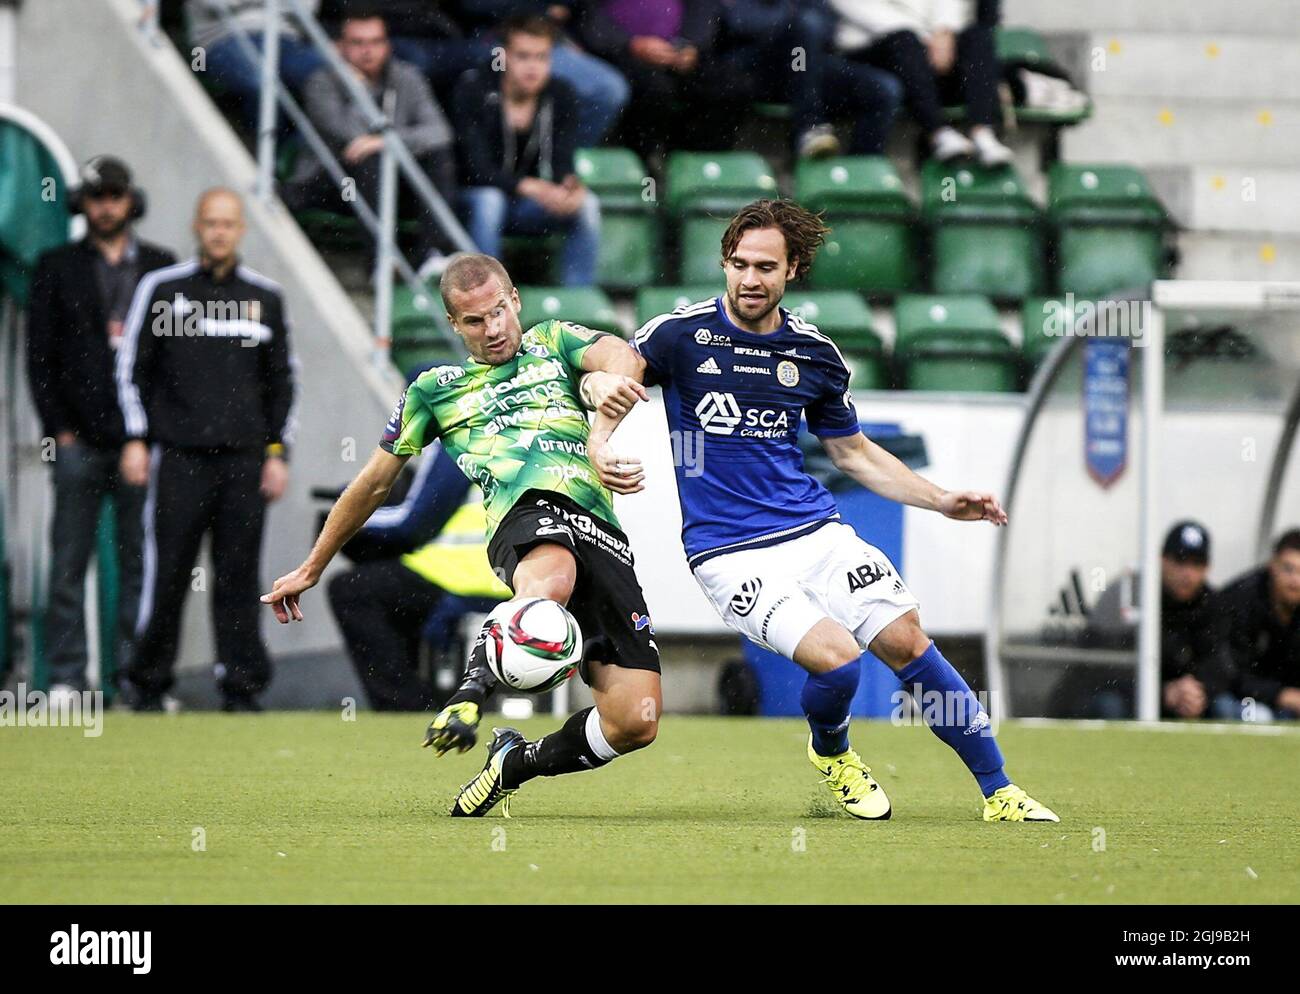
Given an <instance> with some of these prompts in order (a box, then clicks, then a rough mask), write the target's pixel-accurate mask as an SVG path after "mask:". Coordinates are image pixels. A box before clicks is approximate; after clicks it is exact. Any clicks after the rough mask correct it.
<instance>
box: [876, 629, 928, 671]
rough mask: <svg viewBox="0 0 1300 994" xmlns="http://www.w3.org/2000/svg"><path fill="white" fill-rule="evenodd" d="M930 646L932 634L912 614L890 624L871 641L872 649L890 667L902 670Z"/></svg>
mask: <svg viewBox="0 0 1300 994" xmlns="http://www.w3.org/2000/svg"><path fill="white" fill-rule="evenodd" d="M929 648H930V636H928V635H927V634H925V629H923V628H922V627H921V622H920V621H919V620H918V619H917V618H915V617H910V616H905V617H902V618H899V619H898V620H897V621H895V622H893V623H891V624H890V625H888V626H887V627H886V628H885V630H884V631H882V632H881V633H880V635H878V636H877V637H876V639H875V641H873V642H872V643H871V651H872V652H873V653H874V654H875V655H876V656H877V657H879V658H880V659H881V660H882V661H883V662H884V663H885V665H886V666H888V667H890V669H894V670H901V669H903V667H905V666H907V664H908V663H910V662H912V661H913V660H914V659H918V658H920V657H921V656H923V655H924V654H925V652H926V650H927V649H929Z"/></svg>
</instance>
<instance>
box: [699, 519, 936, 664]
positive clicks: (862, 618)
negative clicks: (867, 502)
mask: <svg viewBox="0 0 1300 994" xmlns="http://www.w3.org/2000/svg"><path fill="white" fill-rule="evenodd" d="M695 580H696V582H697V583H699V585H700V588H701V589H702V590H703V591H704V594H705V596H706V597H708V598H709V600H710V601H711V602H712V603H713V607H714V608H715V609H716V610H717V612H718V614H719V615H721V616H722V620H723V621H725V622H726V623H727V626H728V627H730V628H733V629H735V630H736V631H738V632H740V633H741V634H742V635H745V636H747V637H748V638H750V639H752V640H753V641H755V642H757V643H758V644H759V645H762V646H765V647H767V648H769V649H772V650H774V651H776V652H779V653H780V654H781V655H783V656H785V657H786V658H788V659H793V658H794V650H795V648H796V647H797V646H798V645H799V642H800V641H801V640H802V639H803V637H804V636H805V635H807V634H808V632H809V631H810V630H811V629H812V627H813V626H814V625H815V624H817V622H819V621H821V620H822V618H831V619H833V620H835V621H838V622H839V623H840V624H841V625H843V626H844V627H845V628H847V629H848V630H849V631H850V632H852V633H853V637H854V638H856V639H857V641H858V645H860V646H862V648H863V649H865V648H867V646H868V645H870V644H871V642H872V640H873V639H875V637H876V636H877V635H879V634H880V632H881V631H882V630H883V629H884V628H885V626H886V625H888V624H889V623H890V622H891V621H894V620H896V619H898V618H900V617H902V616H903V615H905V614H906V613H907V612H908V611H911V610H913V609H915V608H917V607H918V606H919V602H918V601H917V599H916V598H915V597H914V596H912V592H911V591H910V590H908V588H907V584H905V583H904V582H903V578H902V577H901V576H899V575H898V570H896V569H894V564H893V563H891V562H890V561H889V557H888V556H886V555H885V554H884V553H883V552H881V551H880V550H879V549H877V548H876V547H875V546H874V545H870V544H868V543H867V542H864V541H863V540H862V539H861V538H859V537H858V533H857V532H855V531H854V530H853V529H852V528H850V527H849V526H848V525H846V524H842V523H840V522H838V521H833V522H831V523H830V524H827V525H823V526H822V527H821V528H818V529H817V530H816V531H815V532H812V533H810V534H807V535H801V536H799V537H798V538H794V539H791V540H790V541H788V542H781V543H779V544H777V545H769V546H767V547H765V548H761V549H746V550H742V551H740V552H729V553H727V554H726V555H722V556H715V557H714V558H712V559H708V560H705V561H704V562H703V563H701V564H700V565H699V566H698V567H697V568H696V570H695Z"/></svg>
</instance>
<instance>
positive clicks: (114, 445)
mask: <svg viewBox="0 0 1300 994" xmlns="http://www.w3.org/2000/svg"><path fill="white" fill-rule="evenodd" d="M70 206H71V208H72V211H73V212H74V213H80V214H84V215H85V217H86V228H87V231H86V237H85V238H83V239H82V240H81V241H79V242H75V243H73V244H69V245H63V246H60V247H59V248H56V249H51V250H50V251H49V252H46V253H45V254H44V255H42V256H41V258H40V259H39V260H38V262H37V264H36V273H35V276H34V277H33V279H32V290H31V300H30V303H29V307H28V311H27V313H28V323H27V364H28V365H27V369H28V376H29V379H30V382H31V389H32V397H33V399H34V400H35V402H36V408H37V410H38V412H39V413H40V418H41V425H42V428H43V430H44V433H45V436H46V437H45V445H46V446H49V445H50V443H51V442H53V444H54V449H53V451H52V452H50V453H49V454H48V455H47V456H46V458H48V459H51V460H52V462H51V468H52V469H53V481H54V518H53V521H52V523H51V527H50V550H51V566H50V580H49V608H48V614H47V617H46V627H47V630H48V632H49V641H48V644H47V649H46V651H47V655H48V660H49V667H50V683H51V690H52V691H53V692H58V693H62V692H63V691H65V690H67V691H81V690H85V689H86V659H87V655H86V610H85V607H86V606H85V603H84V596H85V587H86V567H87V564H88V563H89V561H90V554H91V550H92V549H93V548H94V547H95V533H96V529H97V527H98V524H99V510H100V506H101V504H102V503H103V499H104V495H105V494H112V495H113V498H114V502H115V510H116V522H115V525H116V536H117V558H118V569H119V573H118V576H119V595H118V616H117V618H116V619H115V621H116V624H117V631H118V648H117V653H118V658H119V660H121V662H122V664H123V665H125V664H126V662H127V660H128V659H129V658H130V655H131V646H132V643H133V641H134V633H135V620H136V611H137V609H138V607H139V603H140V576H141V553H140V550H141V534H142V532H141V517H142V514H143V511H144V500H145V490H144V487H141V486H132V485H131V484H129V483H127V482H125V481H124V480H123V479H122V478H121V477H120V476H119V475H118V471H117V457H118V453H119V452H120V451H121V448H122V443H123V442H124V441H125V439H126V435H125V432H124V430H123V427H122V414H121V411H120V410H119V409H118V406H117V388H116V386H115V384H114V381H113V355H114V352H115V350H116V349H117V347H118V344H119V343H120V342H121V340H122V325H123V322H124V321H125V320H126V312H127V308H128V307H129V306H130V303H131V295H132V294H133V293H134V292H135V287H136V283H137V282H138V281H139V280H140V277H142V276H143V275H144V274H145V273H147V272H150V271H151V270H154V269H160V268H162V267H163V266H169V265H171V264H172V263H173V262H175V261H176V257H175V256H173V255H172V254H171V252H169V251H167V250H166V249H164V248H159V247H157V246H155V245H150V244H149V243H147V242H144V241H141V240H139V239H137V238H136V236H135V233H134V231H133V225H134V222H135V221H137V220H139V219H140V218H141V217H142V216H143V215H144V210H145V204H144V194H143V193H142V192H141V191H140V190H138V189H136V188H135V187H134V186H133V185H132V183H131V172H130V170H129V169H128V168H127V166H126V164H125V163H124V162H122V161H121V160H119V159H115V158H112V157H110V156H100V157H99V158H96V159H92V160H90V162H88V163H86V165H85V166H84V167H83V168H82V170H81V184H80V186H79V187H78V188H77V190H76V192H75V193H74V195H73V201H72V204H71V205H70ZM101 568H102V566H101Z"/></svg>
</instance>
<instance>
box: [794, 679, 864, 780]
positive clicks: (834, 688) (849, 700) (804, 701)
mask: <svg viewBox="0 0 1300 994" xmlns="http://www.w3.org/2000/svg"><path fill="white" fill-rule="evenodd" d="M861 675H862V663H861V662H860V661H859V660H857V659H855V660H853V662H851V663H848V664H847V665H845V666H841V667H840V668H839V669H837V670H831V671H830V672H829V673H809V674H808V680H807V682H806V683H805V684H804V685H803V692H802V693H801V694H800V695H799V703H800V705H802V707H803V713H804V715H805V716H806V717H807V719H808V727H809V728H811V729H812V742H813V752H815V753H817V755H819V756H838V755H839V754H840V753H842V752H846V751H847V750H848V748H849V712H850V711H851V710H852V706H853V695H854V694H856V693H857V692H858V678H859V677H860V676H861Z"/></svg>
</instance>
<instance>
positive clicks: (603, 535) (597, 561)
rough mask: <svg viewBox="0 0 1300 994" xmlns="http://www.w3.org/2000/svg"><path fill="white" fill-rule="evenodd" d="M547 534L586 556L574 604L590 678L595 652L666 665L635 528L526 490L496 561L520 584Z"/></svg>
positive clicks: (492, 551)
mask: <svg viewBox="0 0 1300 994" xmlns="http://www.w3.org/2000/svg"><path fill="white" fill-rule="evenodd" d="M546 542H554V543H555V544H556V545H561V546H563V547H564V548H566V549H568V550H569V551H570V552H571V553H573V558H574V559H575V560H577V563H578V579H577V583H576V584H574V588H573V596H572V597H570V598H569V603H568V609H569V612H570V613H571V614H572V615H573V616H574V618H576V619H577V621H578V625H579V626H580V627H581V628H582V637H583V640H584V643H585V644H584V647H583V654H582V668H581V670H580V671H579V672H580V673H581V675H582V679H583V680H584V682H586V683H590V682H591V680H590V677H589V674H588V669H587V664H588V663H589V662H591V661H592V660H595V661H596V662H601V663H612V664H614V665H615V666H622V667H625V668H627V669H633V670H652V671H653V672H655V673H658V672H659V647H658V646H657V645H656V644H655V639H654V634H655V632H654V627H653V626H652V625H651V624H650V613H649V611H647V610H646V606H645V595H644V594H643V593H641V584H639V583H638V582H637V579H636V572H635V570H634V569H633V559H632V549H631V546H630V545H629V544H628V541H627V536H626V535H624V534H623V533H622V532H621V531H619V529H617V528H615V527H614V526H613V525H611V524H610V523H609V522H607V521H605V520H603V519H602V518H599V517H597V516H596V515H594V514H591V513H590V512H588V511H585V510H583V509H582V508H581V507H580V506H579V505H578V504H576V503H575V502H574V501H572V500H570V499H569V498H567V497H565V496H564V495H562V494H558V493H555V492H553V491H550V490H537V489H533V490H526V491H525V492H524V493H523V495H522V496H521V497H520V498H519V500H518V501H517V502H516V503H515V505H514V507H512V508H511V509H510V510H509V511H507V512H506V516H505V517H504V518H502V519H501V523H500V524H499V525H497V530H496V533H495V534H494V535H493V536H492V541H491V542H489V543H488V562H489V563H491V564H492V568H493V570H494V571H496V574H497V576H499V577H501V579H502V580H503V581H504V582H505V583H506V585H507V586H509V587H510V588H511V589H512V590H513V589H514V584H513V583H512V579H513V577H514V575H515V567H516V566H518V565H519V560H520V559H522V558H523V557H524V556H525V555H526V554H527V553H528V551H529V550H530V549H532V548H535V547H536V546H538V545H542V544H544V543H546Z"/></svg>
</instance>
